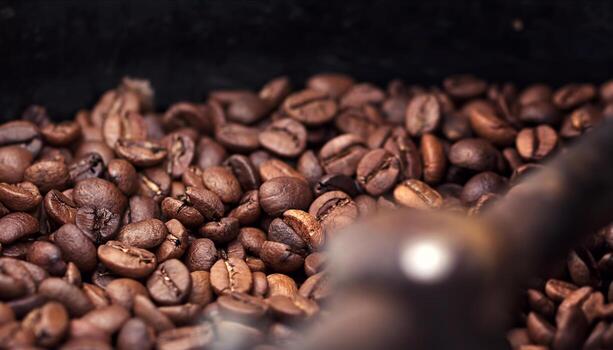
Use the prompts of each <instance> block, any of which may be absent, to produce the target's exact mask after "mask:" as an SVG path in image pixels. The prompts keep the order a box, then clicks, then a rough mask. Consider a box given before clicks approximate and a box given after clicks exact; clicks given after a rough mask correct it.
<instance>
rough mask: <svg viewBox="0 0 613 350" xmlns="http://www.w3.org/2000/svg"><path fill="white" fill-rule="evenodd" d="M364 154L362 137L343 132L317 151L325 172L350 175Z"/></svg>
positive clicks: (364, 148)
mask: <svg viewBox="0 0 613 350" xmlns="http://www.w3.org/2000/svg"><path fill="white" fill-rule="evenodd" d="M364 154H366V147H365V144H364V142H363V141H362V139H361V138H360V137H359V136H356V135H352V134H344V135H341V136H337V137H335V138H333V139H332V140H330V141H328V142H327V143H326V144H325V145H324V146H323V147H322V148H321V150H320V151H319V159H320V161H321V164H322V166H323V168H324V170H325V171H326V173H328V174H343V175H347V176H352V175H353V174H354V173H355V171H356V168H357V166H358V162H359V161H360V159H362V157H363V156H364Z"/></svg>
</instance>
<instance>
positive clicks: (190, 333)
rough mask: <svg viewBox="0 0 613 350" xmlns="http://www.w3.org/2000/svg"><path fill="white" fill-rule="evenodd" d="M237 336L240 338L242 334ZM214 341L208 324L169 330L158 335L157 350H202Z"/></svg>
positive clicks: (211, 329) (211, 328)
mask: <svg viewBox="0 0 613 350" xmlns="http://www.w3.org/2000/svg"><path fill="white" fill-rule="evenodd" d="M234 334H237V336H242V334H240V335H239V334H238V333H234ZM213 341H214V333H213V327H212V326H211V325H210V324H209V323H202V324H199V325H195V326H186V327H181V328H174V329H169V330H167V331H164V332H161V333H160V334H159V335H158V338H157V343H156V347H157V349H158V350H173V349H204V348H207V347H210V345H211V344H212V343H213Z"/></svg>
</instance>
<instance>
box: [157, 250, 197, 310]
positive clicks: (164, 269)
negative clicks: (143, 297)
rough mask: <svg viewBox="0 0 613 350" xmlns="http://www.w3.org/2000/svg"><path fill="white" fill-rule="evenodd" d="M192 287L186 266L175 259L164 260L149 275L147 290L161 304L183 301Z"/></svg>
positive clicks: (173, 303) (174, 303)
mask: <svg viewBox="0 0 613 350" xmlns="http://www.w3.org/2000/svg"><path fill="white" fill-rule="evenodd" d="M191 287H192V279H191V276H190V274H189V270H188V269H187V267H186V266H185V265H184V264H183V263H182V262H181V261H179V260H177V259H170V260H166V261H164V262H163V263H161V264H160V265H159V266H158V267H157V269H156V270H155V271H154V272H153V273H152V274H151V276H149V279H148V280H147V290H148V291H149V295H151V298H153V300H155V301H156V302H157V303H158V304H161V305H176V304H179V303H181V302H182V301H184V300H185V299H186V298H187V296H188V294H189V292H190V289H191Z"/></svg>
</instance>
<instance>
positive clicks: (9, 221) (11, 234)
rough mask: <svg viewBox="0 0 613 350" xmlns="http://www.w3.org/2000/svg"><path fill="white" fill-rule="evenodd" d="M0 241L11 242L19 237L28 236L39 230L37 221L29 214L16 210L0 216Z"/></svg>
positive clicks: (3, 242)
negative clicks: (0, 229)
mask: <svg viewBox="0 0 613 350" xmlns="http://www.w3.org/2000/svg"><path fill="white" fill-rule="evenodd" d="M0 227H2V228H3V229H2V231H1V232H0V243H2V244H11V243H13V242H15V241H17V240H19V239H22V238H25V237H28V236H30V235H32V234H34V233H36V232H38V230H39V223H38V220H36V218H34V217H33V216H32V215H30V214H26V213H22V212H16V213H10V214H7V215H5V216H3V217H2V218H0Z"/></svg>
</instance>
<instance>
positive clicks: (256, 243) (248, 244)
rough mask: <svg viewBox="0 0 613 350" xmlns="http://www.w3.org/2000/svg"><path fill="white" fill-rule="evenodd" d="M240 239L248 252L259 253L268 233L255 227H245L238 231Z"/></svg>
mask: <svg viewBox="0 0 613 350" xmlns="http://www.w3.org/2000/svg"><path fill="white" fill-rule="evenodd" d="M238 240H239V242H240V243H241V244H242V246H243V247H244V248H245V250H247V252H249V253H252V254H254V255H259V254H260V249H261V248H262V244H263V243H264V241H266V233H264V231H262V230H260V229H258V228H255V227H243V228H241V229H240V231H239V233H238Z"/></svg>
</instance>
